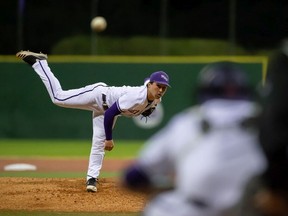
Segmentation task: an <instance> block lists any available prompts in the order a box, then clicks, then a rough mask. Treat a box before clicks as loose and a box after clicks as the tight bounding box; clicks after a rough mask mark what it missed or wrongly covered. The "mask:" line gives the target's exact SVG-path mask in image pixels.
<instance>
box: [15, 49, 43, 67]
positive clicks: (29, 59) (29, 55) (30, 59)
mask: <svg viewBox="0 0 288 216" xmlns="http://www.w3.org/2000/svg"><path fill="white" fill-rule="evenodd" d="M16 56H17V57H18V58H21V59H22V60H23V61H25V62H26V63H28V64H29V65H31V66H32V65H33V64H35V63H36V61H40V60H47V59H48V56H47V55H46V54H43V53H41V52H40V53H34V52H30V51H29V50H28V51H23V50H22V51H20V52H18V53H16Z"/></svg>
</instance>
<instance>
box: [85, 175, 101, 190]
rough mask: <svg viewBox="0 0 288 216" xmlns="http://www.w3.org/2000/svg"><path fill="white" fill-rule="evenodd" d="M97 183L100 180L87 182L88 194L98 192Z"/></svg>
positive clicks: (92, 179)
mask: <svg viewBox="0 0 288 216" xmlns="http://www.w3.org/2000/svg"><path fill="white" fill-rule="evenodd" d="M97 181H98V179H96V178H90V179H88V181H87V182H86V190H87V191H88V192H96V191H97V187H96V183H97Z"/></svg>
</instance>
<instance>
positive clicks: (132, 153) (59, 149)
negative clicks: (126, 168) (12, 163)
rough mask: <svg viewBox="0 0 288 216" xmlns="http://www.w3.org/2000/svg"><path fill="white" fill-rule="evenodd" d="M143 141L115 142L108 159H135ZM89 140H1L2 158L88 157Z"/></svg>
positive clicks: (107, 154)
mask: <svg viewBox="0 0 288 216" xmlns="http://www.w3.org/2000/svg"><path fill="white" fill-rule="evenodd" d="M142 144H143V141H117V140H116V141H115V147H114V149H113V151H111V152H107V153H106V156H105V157H106V158H135V157H136V156H137V154H138V152H139V150H140V148H141V147H142ZM90 148H91V141H89V140H25V139H24V140H18V139H17V140H14V139H0V157H61V158H64V157H69V158H71V157H85V158H86V157H88V155H89V153H90Z"/></svg>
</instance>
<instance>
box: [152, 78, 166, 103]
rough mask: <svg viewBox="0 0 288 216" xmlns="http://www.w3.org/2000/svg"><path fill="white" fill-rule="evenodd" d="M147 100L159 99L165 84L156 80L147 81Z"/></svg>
mask: <svg viewBox="0 0 288 216" xmlns="http://www.w3.org/2000/svg"><path fill="white" fill-rule="evenodd" d="M147 89H148V100H155V99H159V98H161V97H163V96H164V94H165V92H166V91H167V86H166V85H163V84H159V83H156V82H153V83H148V86H147Z"/></svg>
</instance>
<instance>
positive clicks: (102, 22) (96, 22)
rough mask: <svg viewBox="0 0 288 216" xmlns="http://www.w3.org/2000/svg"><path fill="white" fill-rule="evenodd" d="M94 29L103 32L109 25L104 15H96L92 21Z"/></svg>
mask: <svg viewBox="0 0 288 216" xmlns="http://www.w3.org/2000/svg"><path fill="white" fill-rule="evenodd" d="M90 26H91V29H92V31H95V32H102V31H104V30H105V29H106V27H107V22H106V19H105V18H104V17H102V16H97V17H94V18H93V19H92V20H91V23H90Z"/></svg>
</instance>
